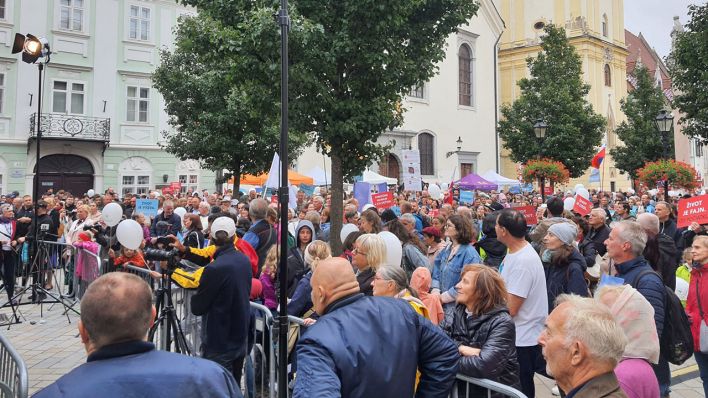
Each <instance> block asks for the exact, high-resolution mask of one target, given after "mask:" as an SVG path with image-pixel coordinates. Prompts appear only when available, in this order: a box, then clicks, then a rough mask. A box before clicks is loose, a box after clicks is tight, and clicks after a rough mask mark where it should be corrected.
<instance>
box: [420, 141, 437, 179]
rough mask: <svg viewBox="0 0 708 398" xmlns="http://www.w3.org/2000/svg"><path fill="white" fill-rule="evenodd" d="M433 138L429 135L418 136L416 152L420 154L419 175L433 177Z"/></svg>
mask: <svg viewBox="0 0 708 398" xmlns="http://www.w3.org/2000/svg"><path fill="white" fill-rule="evenodd" d="M434 144H435V138H434V137H433V135H432V134H430V133H420V134H418V151H419V152H420V174H422V175H426V176H431V175H435V147H434Z"/></svg>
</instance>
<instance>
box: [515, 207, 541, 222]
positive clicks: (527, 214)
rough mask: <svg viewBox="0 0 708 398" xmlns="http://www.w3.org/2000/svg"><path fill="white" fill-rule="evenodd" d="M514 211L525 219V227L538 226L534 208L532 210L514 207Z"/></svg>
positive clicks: (530, 208)
mask: <svg viewBox="0 0 708 398" xmlns="http://www.w3.org/2000/svg"><path fill="white" fill-rule="evenodd" d="M514 210H516V211H518V212H519V213H521V214H523V215H524V218H526V225H536V224H538V218H537V217H536V208H534V207H533V206H519V207H514Z"/></svg>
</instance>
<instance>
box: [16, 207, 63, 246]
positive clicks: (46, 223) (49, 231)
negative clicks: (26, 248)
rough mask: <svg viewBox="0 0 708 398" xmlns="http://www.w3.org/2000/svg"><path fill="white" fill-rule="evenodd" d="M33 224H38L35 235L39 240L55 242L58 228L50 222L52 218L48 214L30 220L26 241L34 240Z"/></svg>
mask: <svg viewBox="0 0 708 398" xmlns="http://www.w3.org/2000/svg"><path fill="white" fill-rule="evenodd" d="M35 222H37V223H38V224H39V231H37V234H38V235H39V237H40V239H41V240H44V241H47V242H56V241H57V229H58V228H59V227H58V226H56V225H55V224H54V221H52V217H51V216H50V215H49V214H42V215H40V216H38V217H36V218H33V219H32V223H31V224H30V227H29V231H28V232H27V239H28V240H34V237H35V230H34V228H35V227H34V225H35ZM18 224H19V223H18Z"/></svg>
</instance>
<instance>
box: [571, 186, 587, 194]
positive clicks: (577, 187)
mask: <svg viewBox="0 0 708 398" xmlns="http://www.w3.org/2000/svg"><path fill="white" fill-rule="evenodd" d="M579 188H585V185H583V184H575V188H573V192H574V193H578V189H579Z"/></svg>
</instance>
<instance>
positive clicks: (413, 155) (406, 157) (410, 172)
mask: <svg viewBox="0 0 708 398" xmlns="http://www.w3.org/2000/svg"><path fill="white" fill-rule="evenodd" d="M401 157H402V158H403V173H402V177H403V185H404V187H405V189H406V190H407V191H422V190H423V180H422V179H421V177H420V151H418V150H417V149H407V150H403V151H402V152H401Z"/></svg>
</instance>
